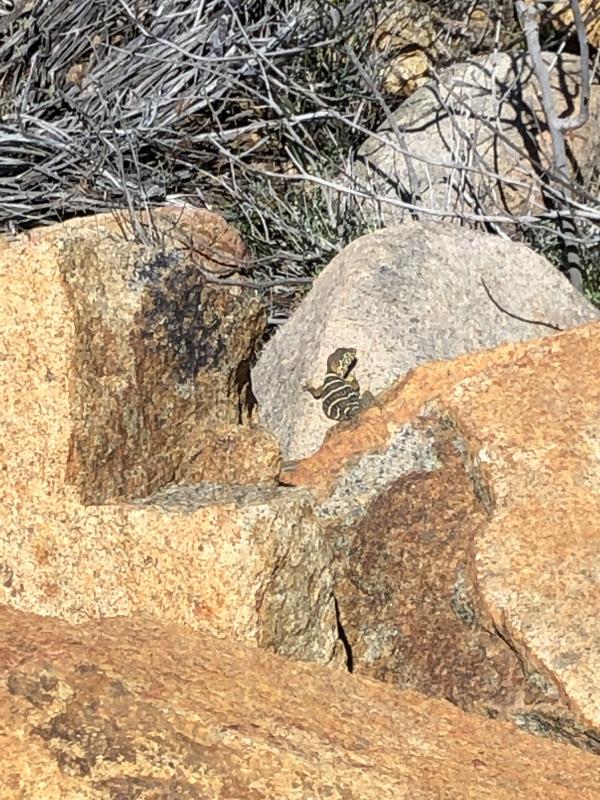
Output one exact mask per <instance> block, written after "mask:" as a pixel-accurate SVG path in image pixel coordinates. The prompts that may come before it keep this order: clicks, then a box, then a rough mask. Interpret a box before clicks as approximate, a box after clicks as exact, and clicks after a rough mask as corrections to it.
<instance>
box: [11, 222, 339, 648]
mask: <svg viewBox="0 0 600 800" xmlns="http://www.w3.org/2000/svg"><path fill="white" fill-rule="evenodd" d="M178 213H181V210H179V212H178ZM178 219H179V218H178ZM168 220H169V217H168V213H167V216H166V221H167V222H168ZM188 221H189V223H190V226H191V227H192V229H193V227H194V226H193V225H192V222H193V220H192V221H190V220H188ZM203 221H204V222H206V235H207V236H209V234H210V235H211V236H212V234H214V229H215V228H216V229H217V232H219V231H220V236H221V238H224V240H225V241H224V244H223V246H224V247H225V249H227V246H228V244H227V243H228V242H229V246H230V247H231V241H230V240H231V237H232V236H233V232H231V231H229V232H228V231H227V229H226V228H225V227H224V223H222V221H221V222H220V223H219V218H218V217H214V215H209V217H208V220H207V219H206V217H205V215H203V214H200V215H199V219H197V220H196V226H197V230H196V239H197V238H198V237H199V236H200V234H201V233H202V231H203V230H204V229H203V228H202V225H201V223H203ZM209 223H210V224H209ZM211 225H212V227H211ZM182 231H183V232H186V227H185V225H182V227H181V228H177V229H176V230H175V232H176V233H178V234H181V233H182ZM191 233H192V235H193V233H194V231H193V230H192V232H191ZM94 234H95V235H96V237H97V240H96V242H95V244H94ZM209 238H210V237H209ZM210 241H211V242H212V245H211V246H213V247H215V248H217V249H216V250H215V252H220V250H219V249H218V247H217V246H218V245H219V238H218V236H216V234H215V235H214V236H212V238H210ZM236 241H237V242H238V244H237V245H236V246H237V247H238V250H240V246H241V245H240V243H239V240H234V242H233V244H234V245H235V242H236ZM205 246H207V245H206V242H205ZM111 247H112V248H113V249H112V250H111ZM61 248H62V249H61ZM67 250H68V251H69V253H70V255H69V256H68V257H67V255H65V253H66V251H67ZM81 252H85V256H83V255H81ZM76 253H80V256H76V255H75V254H76ZM110 253H114V259H111V258H110V257H109V254H110ZM138 256H139V252H138V249H136V247H132V248H131V249H130V248H129V246H126V245H125V243H124V242H123V241H122V239H121V238H120V237H119V232H118V228H117V227H116V224H115V222H114V220H112V218H111V217H110V216H109V215H107V216H106V217H99V218H94V219H88V220H86V221H85V223H79V224H75V223H69V224H68V225H65V226H58V227H57V228H53V229H46V230H43V231H35V232H33V233H32V234H31V237H22V238H21V239H19V240H18V241H17V242H15V243H13V244H12V245H10V246H9V247H5V248H3V249H2V250H0V359H1V361H2V370H1V371H0V417H1V424H0V452H1V454H2V456H1V471H0V598H2V600H3V601H5V602H7V603H10V604H12V605H14V606H15V607H18V608H21V609H27V610H30V611H35V612H38V613H42V614H54V615H57V616H61V617H64V618H65V619H67V620H71V621H80V620H85V619H89V618H91V617H98V616H107V615H118V614H130V613H133V612H135V611H136V610H138V611H139V610H143V611H145V612H147V613H153V614H156V615H157V616H158V617H161V618H163V619H167V620H173V621H176V622H179V623H183V624H186V625H188V626H191V627H195V628H196V627H200V626H205V627H208V629H209V630H211V631H213V632H214V633H216V634H218V635H222V636H234V637H237V638H241V639H244V640H245V641H250V642H253V643H256V644H260V645H262V646H265V647H268V648H270V649H273V650H277V651H279V652H283V653H286V654H288V655H290V656H294V657H298V658H314V659H316V660H321V661H329V660H330V659H331V658H332V657H333V653H334V651H335V649H336V644H337V641H338V637H337V627H336V620H335V609H334V605H333V598H332V576H331V572H330V563H331V552H330V546H329V545H328V544H327V542H326V541H325V540H324V538H323V536H322V534H321V527H320V525H319V523H318V521H317V520H316V519H315V517H314V514H313V512H312V508H311V502H310V499H309V498H308V496H307V495H306V494H305V493H304V492H299V493H289V492H286V491H285V490H281V489H278V488H277V487H274V486H271V487H268V486H263V488H262V489H257V488H251V487H249V488H247V489H246V490H244V489H240V488H238V489H237V490H234V489H231V490H218V489H214V490H210V489H209V488H206V487H205V488H204V489H199V488H194V487H191V486H189V487H187V488H182V489H179V490H174V489H171V490H168V489H165V488H164V487H165V484H168V483H169V481H172V480H175V479H177V480H178V481H179V482H180V483H181V484H189V483H191V482H193V481H195V480H200V479H202V480H208V479H211V480H213V481H217V480H219V479H220V480H223V479H225V480H228V481H232V482H234V481H236V477H237V482H243V481H245V480H247V479H248V478H251V479H252V478H253V479H254V480H255V481H256V482H258V481H259V480H260V481H262V483H263V484H268V483H269V482H271V483H272V482H273V480H274V477H275V475H276V473H277V468H278V463H279V455H278V451H277V448H276V447H274V446H273V440H272V437H270V436H269V435H267V434H265V433H264V432H261V431H260V429H258V428H253V427H251V426H249V425H247V424H244V425H243V426H241V430H242V433H241V435H240V436H238V435H237V434H236V432H235V424H237V423H239V421H240V418H242V419H245V418H247V416H248V406H247V404H245V403H246V399H245V398H246V393H247V373H246V374H244V373H243V371H242V372H241V373H240V371H239V369H238V367H239V366H240V365H242V366H243V363H244V359H245V358H247V357H248V354H249V348H250V346H251V344H252V338H253V333H252V326H253V325H254V326H258V323H259V321H260V320H261V319H262V313H263V312H262V310H261V309H260V307H258V306H256V305H255V303H254V300H253V299H252V298H249V299H248V300H247V301H246V300H244V298H243V297H242V296H241V295H237V294H235V293H234V294H232V295H231V296H229V295H227V296H226V295H223V297H222V298H221V300H222V305H223V307H224V308H225V309H228V310H229V311H228V313H234V312H235V314H238V313H239V315H240V316H239V318H238V319H237V320H234V319H233V317H231V316H226V317H223V318H221V317H219V316H218V315H217V314H216V306H218V305H219V301H218V297H217V296H216V295H213V294H211V295H210V297H211V299H212V301H214V303H213V304H212V305H211V306H210V308H209V309H208V310H207V312H206V313H207V314H208V315H209V316H210V320H211V321H210V323H209V322H208V321H207V320H205V321H206V324H207V325H208V332H206V336H205V331H204V329H203V328H202V327H201V326H199V327H194V324H195V323H194V320H195V317H194V315H193V313H192V311H193V309H192V306H193V305H194V302H195V303H197V302H199V301H200V299H201V298H200V295H196V294H194V291H193V290H192V289H191V288H190V292H191V294H190V300H189V306H186V305H185V303H184V305H183V307H179V306H177V304H176V303H175V297H174V296H171V295H169V297H170V300H169V302H171V301H172V302H173V306H172V307H170V306H169V302H167V300H166V299H165V296H163V295H162V294H161V290H160V287H161V286H162V283H161V280H162V279H161V277H160V275H161V274H162V273H161V272H160V270H158V272H159V276H158V277H157V280H156V285H155V283H153V282H150V286H149V287H148V286H147V281H149V280H150V279H149V276H148V275H147V274H146V273H143V275H142V277H140V282H141V283H140V282H138V283H135V281H133V278H131V276H132V274H133V273H134V272H135V270H134V266H135V264H138V265H139V264H142V265H143V264H147V261H145V260H142V261H138V260H136V259H137V258H138ZM78 258H80V260H77V259H78ZM61 264H62V267H61V266H60V265H61ZM119 265H120V268H121V270H122V272H119ZM77 266H79V267H80V271H77V270H76V267H77ZM129 268H131V270H133V272H132V271H131V270H130V271H128V269H129ZM69 269H72V270H73V273H72V274H69V276H68V277H67V278H65V276H64V273H65V270H66V271H68V270H69ZM157 269H158V267H157ZM165 269H166V274H167V275H172V273H170V272H169V268H168V267H167V266H165ZM140 270H142V272H143V269H142V267H140ZM175 274H176V275H177V276H178V278H181V279H182V281H183V282H184V283H185V280H184V279H185V278H186V275H187V273H185V274H183V275H181V274H180V273H179V272H177V270H176V273H175ZM127 276H129V277H127ZM188 277H189V276H188ZM190 280H191V278H190ZM128 281H130V282H131V281H133V283H131V284H130V283H128ZM182 291H183V290H182ZM210 291H211V292H212V289H211V290H210ZM219 291H221V289H219ZM192 296H193V297H195V298H196V299H195V301H194V302H192V299H191V297H192ZM163 300H164V304H163ZM144 309H145V310H144ZM169 309H170V310H169ZM188 311H189V319H188V316H187V315H188ZM155 314H156V318H155V316H154V315H155ZM181 315H182V316H181ZM213 315H214V316H213ZM153 320H154V322H152V321H153ZM196 322H197V320H196ZM151 323H152V324H151ZM188 323H189V324H190V325H191V326H192V329H193V336H192V333H190V331H188V329H187V328H186V325H187V324H188ZM237 325H243V326H245V328H246V329H245V330H243V331H241V332H239V331H238V332H236V326H237ZM186 331H188V332H187V333H186ZM219 331H220V333H219ZM188 334H189V336H190V337H191V338H192V339H193V340H194V342H195V344H194V347H196V346H197V347H198V348H200V351H201V352H196V351H195V350H194V349H193V347H192V343H191V339H188V338H186V336H187V335H188ZM178 337H180V338H178ZM230 339H231V342H230ZM188 344H189V345H190V347H191V349H190V348H188ZM229 344H231V350H229ZM204 345H206V349H205V350H202V348H203V347H204ZM180 355H181V358H182V359H183V360H182V361H180V360H179V356H180ZM203 358H206V359H208V366H207V364H205V363H204V361H203V360H202V359H203ZM184 367H186V368H187V367H189V368H190V370H191V373H190V374H189V375H188V374H187V373H186V375H183V374H182V373H181V371H179V370H180V368H181V370H183V369H184ZM196 368H197V369H196ZM215 404H216V405H215ZM205 432H206V433H205ZM152 491H155V492H158V491H160V492H161V494H160V496H156V495H154V496H153V498H152V503H151V505H148V504H146V505H144V504H141V503H140V504H137V505H136V504H135V503H133V501H131V500H129V502H127V501H126V498H132V497H138V498H139V497H140V496H146V495H148V494H150V493H152ZM174 495H176V502H175V500H174ZM108 499H111V500H112V503H104V501H105V500H108ZM119 503H120V504H119Z"/></svg>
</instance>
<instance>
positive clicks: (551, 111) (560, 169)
mask: <svg viewBox="0 0 600 800" xmlns="http://www.w3.org/2000/svg"><path fill="white" fill-rule="evenodd" d="M569 2H570V5H571V10H572V12H573V17H574V19H575V25H576V29H577V36H578V40H579V49H580V61H581V84H580V94H579V96H580V106H579V113H578V114H577V115H575V116H573V117H571V118H561V117H559V116H558V114H557V112H556V107H555V105H554V97H553V95H552V89H551V86H550V77H549V74H548V70H547V68H546V64H545V63H544V59H543V56H542V49H541V45H540V38H539V17H540V11H541V10H543V8H544V6H543V4H539V3H533V4H530V3H527V2H525V0H517V3H516V9H517V13H518V15H519V19H520V20H521V24H522V27H523V31H524V33H525V37H526V39H527V46H528V49H529V54H530V56H531V61H532V63H533V68H534V70H535V74H536V77H537V79H538V81H539V84H540V90H541V93H542V102H543V107H544V112H545V114H546V122H547V125H548V130H549V132H550V138H551V141H552V154H553V168H554V171H555V173H556V174H557V175H559V176H560V177H561V178H563V180H564V181H565V182H568V180H569V163H568V159H567V150H566V146H565V131H567V130H574V129H576V128H579V127H581V126H582V125H584V124H585V123H586V122H587V120H588V116H589V96H590V73H589V55H588V47H587V35H586V31H585V25H584V24H583V20H582V17H581V12H580V10H579V3H578V0H569ZM569 198H570V191H569V189H565V190H564V191H563V193H562V197H559V202H561V205H562V207H563V209H564V210H565V211H566V212H567V213H565V215H564V216H562V217H561V218H560V219H559V224H560V226H561V228H562V230H563V233H564V234H565V242H566V247H565V254H566V259H567V263H566V268H565V273H566V274H567V276H568V278H569V280H570V281H571V283H572V284H573V285H574V286H575V287H576V288H577V289H579V291H583V273H582V270H581V265H580V260H579V254H578V252H577V249H576V248H575V247H574V246H573V244H572V241H571V243H569V237H571V240H572V239H574V238H576V237H577V228H576V226H575V223H574V221H573V220H572V219H570V218H569V214H568V200H569Z"/></svg>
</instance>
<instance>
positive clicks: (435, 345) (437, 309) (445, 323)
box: [252, 222, 600, 459]
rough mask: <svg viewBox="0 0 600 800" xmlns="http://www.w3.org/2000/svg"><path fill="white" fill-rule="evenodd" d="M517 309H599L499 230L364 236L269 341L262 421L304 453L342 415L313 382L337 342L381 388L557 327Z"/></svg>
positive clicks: (261, 378) (406, 230) (260, 390)
mask: <svg viewBox="0 0 600 800" xmlns="http://www.w3.org/2000/svg"><path fill="white" fill-rule="evenodd" d="M482 279H483V281H485V284H486V286H487V287H488V289H489V291H490V293H491V295H492V297H493V298H494V300H495V301H496V302H497V303H498V304H499V306H500V307H501V308H502V309H505V311H506V312H510V313H504V312H503V311H501V310H500V309H499V308H498V306H497V305H495V304H494V302H492V300H490V298H489V296H488V294H487V293H486V290H485V288H484V286H483V283H482ZM510 314H512V315H515V316H511V315H510ZM517 317H521V318H523V319H528V320H536V321H539V322H545V323H548V324H551V325H555V326H558V327H560V328H563V329H565V328H569V327H572V326H574V325H578V324H581V323H583V322H588V321H591V320H594V319H598V318H599V317H600V312H598V310H597V309H596V308H594V306H592V305H591V303H589V302H588V301H587V300H586V299H585V298H584V297H582V296H581V295H580V294H579V293H578V292H577V291H576V290H575V289H573V288H572V287H571V285H570V284H569V283H568V281H567V280H566V278H564V277H563V276H562V275H561V274H560V273H559V272H557V270H556V269H555V268H554V267H552V265H551V264H550V263H549V262H548V261H547V260H546V259H545V258H543V257H542V256H539V255H537V254H535V253H534V252H533V251H532V250H530V249H529V248H528V247H526V246H524V245H522V244H518V243H515V242H510V241H507V240H504V239H501V238H499V237H497V236H493V235H490V234H485V233H481V232H477V231H470V230H467V229H465V228H456V227H454V226H451V225H443V224H439V223H419V222H406V223H404V224H402V225H398V226H396V227H393V228H388V229H385V230H381V231H378V232H376V233H373V234H369V235H368V236H364V237H361V238H360V239H357V240H356V241H355V242H353V243H352V244H351V245H349V246H348V247H347V248H346V249H345V250H344V251H343V252H341V253H340V254H339V255H338V256H336V258H334V259H333V261H332V262H331V264H329V266H328V267H327V268H326V269H325V270H324V271H323V272H322V273H321V274H320V275H319V277H318V278H317V279H316V281H315V283H314V285H313V288H312V290H311V292H310V294H309V295H308V296H307V297H306V298H305V300H304V302H303V303H302V304H301V305H300V307H299V308H298V309H297V311H296V313H295V314H294V315H293V316H292V317H291V318H290V319H289V320H288V321H287V322H286V323H285V325H283V326H282V328H281V329H280V330H279V331H278V332H277V334H276V335H275V336H274V337H273V338H272V339H271V340H270V341H269V342H268V343H267V345H266V347H265V349H264V350H263V352H262V354H261V356H260V359H259V361H258V363H257V364H256V366H255V368H254V371H253V375H252V380H253V389H254V393H255V395H256V397H257V400H258V405H259V412H260V416H261V419H262V421H263V422H264V423H265V424H266V425H267V426H268V427H269V428H270V429H271V430H272V431H273V433H275V435H276V436H277V437H278V438H279V440H280V442H281V445H282V448H283V452H284V457H285V458H287V459H296V458H302V457H304V456H307V455H309V454H310V453H311V452H313V451H314V450H316V449H317V448H318V447H319V446H320V444H321V442H322V440H323V436H324V434H325V433H326V431H327V429H328V428H329V427H330V426H331V424H332V423H331V421H330V420H328V419H326V418H325V416H324V415H323V412H322V410H321V404H320V403H319V401H317V400H313V398H312V397H311V396H310V395H309V394H308V393H307V392H304V391H302V386H303V385H304V384H305V383H312V384H313V385H317V384H318V383H320V381H321V379H322V376H323V374H324V372H325V363H326V360H327V357H328V355H329V354H330V353H332V352H333V351H334V350H335V349H336V348H337V347H355V348H356V350H357V357H358V364H357V367H356V369H355V375H356V377H357V379H358V381H359V383H360V386H361V388H362V389H363V390H367V389H368V390H370V391H371V392H379V391H381V390H382V389H384V388H386V387H387V386H388V385H389V384H390V383H391V382H392V381H393V380H394V379H396V378H397V377H398V376H400V375H402V374H403V373H404V372H406V371H407V370H408V369H410V368H411V367H413V366H415V365H417V364H421V363H425V362H427V361H432V360H438V359H451V358H455V357H456V356H459V355H463V354H465V353H469V352H472V351H475V350H480V349H484V348H487V347H495V346H497V345H498V344H501V343H503V342H508V341H518V340H525V339H530V338H535V337H541V336H547V335H548V334H551V333H552V328H549V327H548V326H547V325H542V324H535V323H530V322H524V321H522V319H518V318H517Z"/></svg>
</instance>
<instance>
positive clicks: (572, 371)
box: [284, 324, 600, 750]
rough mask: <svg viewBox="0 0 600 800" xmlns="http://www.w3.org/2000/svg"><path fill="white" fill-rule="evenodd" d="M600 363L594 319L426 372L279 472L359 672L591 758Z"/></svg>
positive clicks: (598, 594)
mask: <svg viewBox="0 0 600 800" xmlns="http://www.w3.org/2000/svg"><path fill="white" fill-rule="evenodd" d="M599 365H600V325H598V324H596V325H589V326H585V327H581V328H578V329H575V330H573V331H569V332H565V333H562V334H559V335H557V336H553V337H549V338H548V339H545V340H538V341H535V342H531V343H518V344H510V345H505V346H503V347H501V348H498V349H497V350H495V351H489V352H484V353H477V354H475V355H473V356H467V357H464V358H461V359H458V360H456V361H455V362H447V363H441V362H440V363H436V364H431V365H426V366H424V367H420V368H417V369H416V370H414V371H413V372H412V373H410V374H409V375H408V376H407V377H406V378H405V379H404V380H403V381H401V382H399V383H398V384H397V385H395V386H394V387H392V388H391V389H390V390H389V391H388V392H387V393H386V394H385V395H384V396H383V398H382V401H381V406H380V408H376V409H372V410H370V411H368V412H367V413H366V414H365V415H364V417H363V418H362V419H361V420H359V421H358V422H357V423H356V424H355V425H354V427H353V428H352V429H351V428H350V427H348V428H346V429H342V428H340V429H339V430H338V431H336V432H335V433H332V435H331V436H330V438H329V440H328V442H327V443H326V444H325V445H324V447H323V448H322V451H320V452H319V453H318V454H316V455H315V456H312V457H311V458H309V459H307V460H306V461H305V462H301V463H300V464H298V465H297V466H296V467H295V468H293V469H290V470H288V471H287V472H286V474H285V476H284V477H285V480H286V481H288V482H290V483H294V484H296V485H308V486H311V485H312V486H314V488H315V490H316V493H317V494H318V495H319V496H320V497H321V498H322V506H321V509H322V510H321V513H322V515H323V516H324V518H325V519H326V521H327V523H328V524H329V525H330V526H332V538H334V541H335V549H336V553H337V555H338V562H339V563H338V578H337V585H336V598H337V601H338V604H339V613H340V620H341V623H342V626H343V629H344V632H345V635H346V637H347V639H348V642H349V646H350V648H351V653H352V656H351V658H352V662H353V666H354V669H355V671H357V672H361V673H366V674H369V675H372V676H374V677H378V678H384V679H385V680H389V681H393V682H395V683H397V684H398V685H400V686H403V687H413V688H418V689H420V690H422V691H424V692H428V693H431V694H434V695H436V696H442V697H446V698H449V699H452V700H453V701H454V702H456V703H457V704H459V705H461V706H462V707H463V708H466V709H469V710H473V711H478V712H481V713H484V714H489V715H493V716H500V717H505V718H510V719H512V720H514V721H515V722H516V723H517V724H519V725H521V726H522V727H524V728H526V729H528V730H530V731H533V732H540V733H545V734H548V735H552V736H555V737H558V738H562V739H564V740H567V741H569V742H572V743H574V744H576V745H579V746H581V747H584V748H590V749H593V750H598V740H599V739H600V707H599V705H598V697H600V683H599V681H598V675H599V674H600V661H599V655H598V654H599V653H600V622H599V618H598V614H597V613H596V609H597V607H598V603H599V602H600V589H599V588H598V586H599V583H598V580H597V575H596V573H597V564H598V563H600V534H599V532H598V525H597V520H598V518H599V516H598V512H599V511H600V468H599V466H598V465H599V463H600V446H599V445H598V442H599V441H600V411H599V409H600V388H599V383H598V379H597V375H598V366H599ZM396 449H402V450H403V451H404V464H403V466H402V467H400V468H397V471H396V472H395V473H394V472H393V471H392V470H391V467H393V466H394V465H397V463H398V456H397V455H396V454H395V450H396ZM411 450H412V451H413V455H412V456H410V457H409V453H410V452H411Z"/></svg>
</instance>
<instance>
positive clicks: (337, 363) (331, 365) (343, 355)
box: [327, 347, 356, 378]
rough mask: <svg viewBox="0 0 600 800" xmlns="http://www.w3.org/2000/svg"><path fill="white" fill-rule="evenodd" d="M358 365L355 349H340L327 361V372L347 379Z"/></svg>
mask: <svg viewBox="0 0 600 800" xmlns="http://www.w3.org/2000/svg"><path fill="white" fill-rule="evenodd" d="M355 364H356V350H355V349H354V347H338V349H337V350H335V351H334V352H333V353H332V354H331V355H330V356H329V358H328V359H327V372H333V373H334V374H335V375H337V376H338V377H340V378H346V377H347V376H348V374H349V373H350V371H351V370H352V369H353V368H354V365H355Z"/></svg>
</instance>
